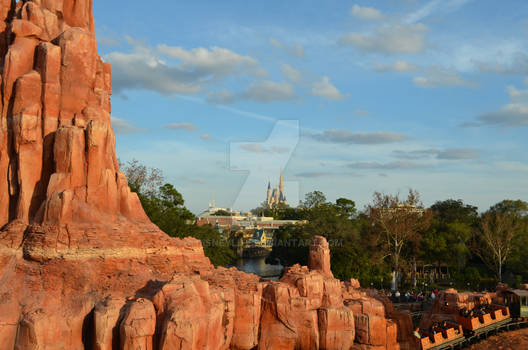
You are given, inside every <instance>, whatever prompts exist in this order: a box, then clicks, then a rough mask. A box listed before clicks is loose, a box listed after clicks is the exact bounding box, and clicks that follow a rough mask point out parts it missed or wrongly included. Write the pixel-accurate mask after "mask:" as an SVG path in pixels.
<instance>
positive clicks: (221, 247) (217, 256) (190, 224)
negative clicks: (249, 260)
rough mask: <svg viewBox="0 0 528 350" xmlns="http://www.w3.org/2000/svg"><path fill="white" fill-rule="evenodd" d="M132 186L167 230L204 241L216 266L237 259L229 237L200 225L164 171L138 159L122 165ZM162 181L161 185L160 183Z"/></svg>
mask: <svg viewBox="0 0 528 350" xmlns="http://www.w3.org/2000/svg"><path fill="white" fill-rule="evenodd" d="M121 168H122V169H123V170H124V172H125V174H126V175H127V178H128V179H129V181H131V184H130V189H131V190H132V191H134V192H136V193H137V194H138V197H139V200H140V201H141V204H142V206H143V209H144V210H145V213H146V214H147V216H148V217H149V218H150V221H152V222H153V223H154V224H156V225H157V226H158V227H159V228H160V229H161V230H162V231H163V232H165V233H166V234H168V235H169V236H172V237H179V238H184V237H195V238H197V239H199V240H201V241H202V245H203V248H204V253H205V255H206V256H207V257H208V258H209V259H210V260H211V263H213V264H214V265H215V266H227V265H229V264H231V263H232V262H233V261H234V260H235V259H236V254H235V252H234V251H233V250H232V249H231V247H230V246H229V244H228V241H227V239H226V238H225V237H223V236H222V235H221V234H220V232H218V231H217V230H216V229H214V228H213V227H212V226H209V225H208V226H201V227H199V226H197V225H195V224H194V220H195V216H194V215H193V213H191V212H190V211H189V210H188V209H187V208H186V207H185V201H184V199H183V196H182V195H181V193H180V192H178V191H177V190H176V189H175V188H174V186H173V185H171V184H165V185H162V186H161V185H160V184H161V183H162V180H163V177H162V175H161V172H159V171H158V170H156V169H150V168H147V167H146V166H144V165H142V164H140V163H139V162H138V161H136V160H134V161H132V162H129V163H127V164H126V165H121ZM156 185H158V187H156Z"/></svg>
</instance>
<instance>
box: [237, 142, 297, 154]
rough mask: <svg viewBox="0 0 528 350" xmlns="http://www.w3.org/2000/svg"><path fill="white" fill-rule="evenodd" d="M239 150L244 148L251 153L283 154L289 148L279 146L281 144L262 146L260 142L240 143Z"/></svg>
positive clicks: (288, 150)
mask: <svg viewBox="0 0 528 350" xmlns="http://www.w3.org/2000/svg"><path fill="white" fill-rule="evenodd" d="M239 148H240V149H241V150H244V151H246V152H251V153H277V154H285V153H288V152H290V151H291V150H290V149H289V148H287V147H281V146H271V147H264V146H262V144H260V143H246V144H241V145H240V146H239Z"/></svg>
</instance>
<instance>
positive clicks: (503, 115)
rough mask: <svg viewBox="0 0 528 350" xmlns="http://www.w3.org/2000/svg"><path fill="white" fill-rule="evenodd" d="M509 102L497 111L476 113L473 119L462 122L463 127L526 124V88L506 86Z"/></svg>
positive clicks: (510, 126) (527, 99)
mask: <svg viewBox="0 0 528 350" xmlns="http://www.w3.org/2000/svg"><path fill="white" fill-rule="evenodd" d="M506 90H507V92H508V95H509V98H510V103H508V104H506V105H504V106H502V108H500V109H499V110H497V111H491V112H487V113H483V114H481V115H478V116H477V117H476V118H475V119H474V120H473V121H471V122H467V123H464V124H462V126H464V127H476V126H496V127H505V128H513V127H522V126H528V90H519V89H517V88H516V87H514V86H508V87H507V88H506Z"/></svg>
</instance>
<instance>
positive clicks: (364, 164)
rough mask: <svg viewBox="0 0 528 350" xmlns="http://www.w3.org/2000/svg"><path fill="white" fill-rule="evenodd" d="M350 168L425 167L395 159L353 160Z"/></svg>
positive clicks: (388, 168)
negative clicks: (392, 160)
mask: <svg viewBox="0 0 528 350" xmlns="http://www.w3.org/2000/svg"><path fill="white" fill-rule="evenodd" d="M348 167H349V168H352V169H360V170H406V169H420V168H425V167H427V166H426V165H424V164H417V163H414V162H410V161H396V162H390V163H379V162H355V163H351V164H349V165H348Z"/></svg>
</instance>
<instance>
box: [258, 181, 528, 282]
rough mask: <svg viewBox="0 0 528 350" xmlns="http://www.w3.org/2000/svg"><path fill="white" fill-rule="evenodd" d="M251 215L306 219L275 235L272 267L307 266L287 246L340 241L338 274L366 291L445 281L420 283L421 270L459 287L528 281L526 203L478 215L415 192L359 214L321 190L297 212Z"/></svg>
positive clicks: (334, 252)
mask: <svg viewBox="0 0 528 350" xmlns="http://www.w3.org/2000/svg"><path fill="white" fill-rule="evenodd" d="M253 212H255V213H262V214H264V215H272V216H274V217H275V218H277V219H286V218H287V219H298V220H308V223H307V224H305V225H297V226H285V227H282V228H281V229H279V230H278V231H277V232H276V234H275V237H274V239H275V241H276V242H280V245H276V246H275V247H274V248H273V251H272V253H271V255H270V256H269V257H268V261H269V262H276V261H279V260H280V262H281V263H282V264H284V265H291V264H295V263H300V264H306V263H307V256H308V254H307V253H308V247H307V246H303V245H295V244H285V243H284V242H287V241H288V240H292V239H301V240H303V241H306V240H309V239H310V238H312V237H313V236H315V235H322V236H325V237H326V238H327V239H328V240H329V241H331V242H333V243H334V246H333V247H331V260H332V261H331V262H332V270H333V273H334V275H335V276H336V277H338V278H340V279H348V278H351V277H354V278H358V279H359V280H360V282H361V283H362V284H364V285H373V286H375V287H381V286H383V287H389V286H390V284H391V281H393V280H394V281H395V282H396V285H402V284H403V285H404V286H406V287H408V288H412V287H417V288H420V287H423V284H424V283H428V284H429V286H432V285H435V283H437V282H439V281H438V280H436V281H433V283H431V281H430V280H426V281H423V280H422V281H420V280H418V279H416V272H417V271H418V272H419V270H420V266H422V265H428V266H429V268H430V269H431V268H433V269H434V268H435V267H436V268H438V269H439V268H443V269H444V270H446V272H447V271H448V272H449V274H450V276H451V279H449V280H446V281H442V282H443V283H446V284H447V285H448V286H449V285H453V286H457V287H458V288H468V289H476V288H479V287H480V286H482V285H483V284H482V282H487V285H488V286H491V285H493V284H495V283H497V282H498V281H504V282H507V283H509V284H511V285H519V284H520V283H521V282H522V281H525V282H526V281H528V260H527V257H528V203H526V202H524V201H521V200H504V201H501V202H499V203H497V204H495V205H493V206H492V207H491V208H489V209H488V210H487V211H486V212H485V213H482V214H479V212H478V210H477V207H475V206H472V205H469V204H466V203H464V202H463V201H462V200H453V199H448V200H444V201H438V202H436V203H435V204H434V205H432V206H431V207H430V208H424V206H423V205H422V203H421V201H420V198H419V194H418V193H417V192H415V191H412V190H411V191H409V194H408V195H407V196H406V197H405V198H400V196H398V195H387V194H381V193H375V194H374V196H373V199H372V202H371V203H370V204H369V205H368V206H367V207H366V208H365V209H364V210H362V211H358V210H357V208H356V206H355V203H354V201H352V200H350V199H346V198H339V199H337V200H336V202H335V203H332V202H329V201H327V200H326V197H325V195H324V194H323V193H322V192H319V191H315V192H311V193H308V194H307V195H306V198H305V200H304V201H302V202H301V205H300V206H299V207H298V208H289V207H282V208H281V207H278V208H274V209H268V208H264V207H261V208H257V209H254V210H253ZM484 285H486V283H484Z"/></svg>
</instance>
